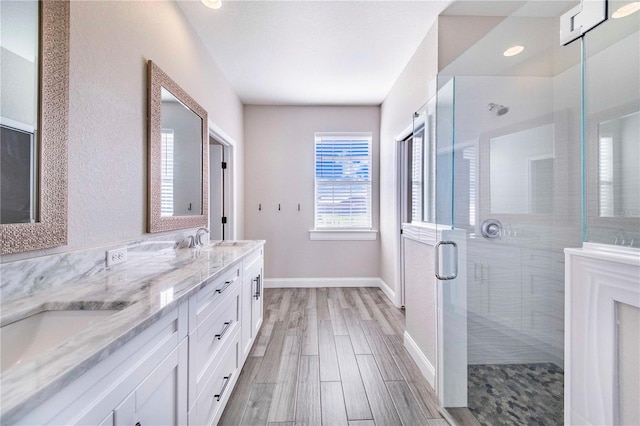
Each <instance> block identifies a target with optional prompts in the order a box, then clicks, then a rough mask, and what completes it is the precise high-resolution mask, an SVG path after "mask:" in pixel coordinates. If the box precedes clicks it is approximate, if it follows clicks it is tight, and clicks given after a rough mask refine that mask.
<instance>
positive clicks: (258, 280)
mask: <svg viewBox="0 0 640 426" xmlns="http://www.w3.org/2000/svg"><path fill="white" fill-rule="evenodd" d="M261 278H262V276H261V275H258V276H257V277H255V278H254V279H253V280H251V281H255V283H256V292H255V293H254V294H253V297H255V298H256V300H258V299H260V279H261Z"/></svg>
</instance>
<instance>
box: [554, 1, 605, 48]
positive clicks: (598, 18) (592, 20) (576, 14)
mask: <svg viewBox="0 0 640 426" xmlns="http://www.w3.org/2000/svg"><path fill="white" fill-rule="evenodd" d="M607 3H608V1H607V0H582V1H581V2H580V4H579V5H577V6H576V7H574V8H572V9H571V10H569V11H568V12H566V13H565V14H563V15H562V16H561V17H560V44H562V45H563V46H566V45H567V44H569V43H571V42H572V41H574V40H576V39H578V38H580V37H582V36H583V35H585V34H586V33H587V32H589V31H591V30H592V29H594V28H595V27H597V26H598V25H600V24H601V23H603V22H604V21H606V20H607V16H608V15H607Z"/></svg>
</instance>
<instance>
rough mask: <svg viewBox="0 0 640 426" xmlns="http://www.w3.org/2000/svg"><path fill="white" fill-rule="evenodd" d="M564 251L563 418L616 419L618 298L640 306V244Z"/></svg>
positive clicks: (569, 420)
mask: <svg viewBox="0 0 640 426" xmlns="http://www.w3.org/2000/svg"><path fill="white" fill-rule="evenodd" d="M564 252H565V315H564V316H565V346H564V347H565V354H564V359H565V369H564V377H565V389H564V407H565V408H564V412H565V424H594V425H596V424H618V421H619V419H618V416H619V412H618V407H619V406H618V404H619V400H618V395H617V391H616V390H617V388H618V371H617V365H616V360H617V357H618V355H617V350H618V342H617V332H616V316H615V306H616V302H622V303H626V304H628V305H631V306H635V307H639V308H640V287H639V286H638V276H639V275H640V250H638V249H634V248H628V247H619V246H614V245H604V244H595V243H584V244H583V247H582V248H567V249H565V250H564Z"/></svg>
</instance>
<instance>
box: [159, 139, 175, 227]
mask: <svg viewBox="0 0 640 426" xmlns="http://www.w3.org/2000/svg"><path fill="white" fill-rule="evenodd" d="M160 152H161V155H162V166H161V168H162V181H161V187H160V188H161V190H160V216H173V129H162V146H161V148H160Z"/></svg>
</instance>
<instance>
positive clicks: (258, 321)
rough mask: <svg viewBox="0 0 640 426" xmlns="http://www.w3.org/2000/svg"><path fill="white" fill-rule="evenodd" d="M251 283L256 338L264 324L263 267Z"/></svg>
mask: <svg viewBox="0 0 640 426" xmlns="http://www.w3.org/2000/svg"><path fill="white" fill-rule="evenodd" d="M251 284H252V297H251V334H252V337H253V338H254V339H255V337H256V336H257V335H258V331H260V326H261V325H262V299H263V298H262V295H263V294H262V290H263V286H262V267H260V269H259V273H258V275H256V276H255V278H254V279H253V281H252V283H251Z"/></svg>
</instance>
